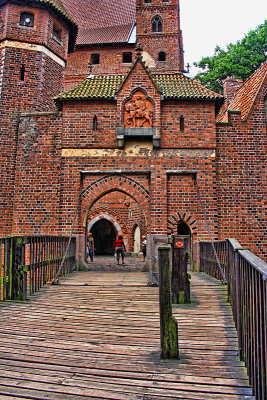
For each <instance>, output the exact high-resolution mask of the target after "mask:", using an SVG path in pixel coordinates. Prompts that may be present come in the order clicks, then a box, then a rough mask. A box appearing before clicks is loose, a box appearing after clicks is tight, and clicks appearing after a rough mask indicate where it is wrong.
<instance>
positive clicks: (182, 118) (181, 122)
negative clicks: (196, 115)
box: [180, 115, 184, 132]
mask: <svg viewBox="0 0 267 400" xmlns="http://www.w3.org/2000/svg"><path fill="white" fill-rule="evenodd" d="M180 132H184V116H183V115H181V117H180Z"/></svg>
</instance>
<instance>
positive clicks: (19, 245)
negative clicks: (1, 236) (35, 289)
mask: <svg viewBox="0 0 267 400" xmlns="http://www.w3.org/2000/svg"><path fill="white" fill-rule="evenodd" d="M12 239H13V241H12V290H11V293H12V295H11V299H12V300H26V299H27V267H26V266H25V265H24V263H25V242H26V238H25V237H14V238H12Z"/></svg>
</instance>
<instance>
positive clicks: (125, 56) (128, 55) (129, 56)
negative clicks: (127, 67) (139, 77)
mask: <svg viewBox="0 0 267 400" xmlns="http://www.w3.org/2000/svg"><path fill="white" fill-rule="evenodd" d="M132 61H133V53H132V52H125V53H122V62H123V63H124V64H126V63H128V64H130V63H132Z"/></svg>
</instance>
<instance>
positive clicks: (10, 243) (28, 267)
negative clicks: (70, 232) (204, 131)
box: [0, 235, 76, 301]
mask: <svg viewBox="0 0 267 400" xmlns="http://www.w3.org/2000/svg"><path fill="white" fill-rule="evenodd" d="M67 245H68V248H67ZM70 245H71V246H70ZM75 253H76V251H75V237H73V238H70V237H69V236H65V235H64V236H63V235H61V236H57V235H17V236H15V235H10V236H6V237H2V238H0V301H6V300H26V299H27V298H28V295H31V294H34V293H35V292H37V291H38V290H40V288H41V287H42V286H44V285H45V284H46V283H47V282H51V281H52V280H53V279H54V278H55V276H56V274H58V270H59V267H60V266H61V265H62V268H61V270H62V271H60V272H61V274H62V276H63V275H66V274H67V273H70V272H72V271H73V269H74V267H75V266H76V262H75V258H76V257H75ZM63 260H64V264H63Z"/></svg>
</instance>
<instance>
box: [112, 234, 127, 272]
mask: <svg viewBox="0 0 267 400" xmlns="http://www.w3.org/2000/svg"><path fill="white" fill-rule="evenodd" d="M114 247H115V255H116V259H117V264H118V265H119V264H120V255H121V259H122V265H124V256H125V251H126V247H125V244H124V241H123V236H122V235H119V237H118V239H117V240H115V243H114Z"/></svg>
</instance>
